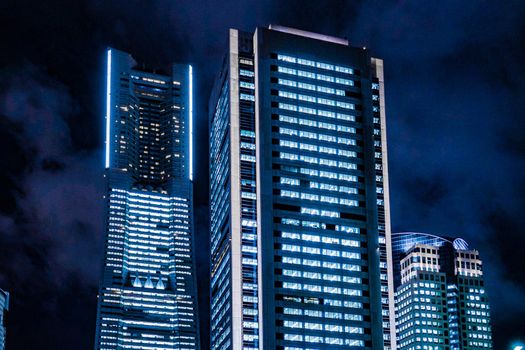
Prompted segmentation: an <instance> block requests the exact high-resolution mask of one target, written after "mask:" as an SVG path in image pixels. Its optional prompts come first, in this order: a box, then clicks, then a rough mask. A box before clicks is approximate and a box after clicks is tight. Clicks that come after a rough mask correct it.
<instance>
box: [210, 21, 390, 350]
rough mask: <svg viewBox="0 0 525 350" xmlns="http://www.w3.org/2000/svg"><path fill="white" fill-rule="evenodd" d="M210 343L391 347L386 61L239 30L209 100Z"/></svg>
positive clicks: (311, 36) (336, 43)
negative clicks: (384, 65) (385, 106)
mask: <svg viewBox="0 0 525 350" xmlns="http://www.w3.org/2000/svg"><path fill="white" fill-rule="evenodd" d="M210 206H211V212H210V220H211V234H210V239H211V342H212V349H221V350H222V349H246V350H253V349H283V350H284V349H286V350H292V349H293V350H296V349H297V350H299V349H343V348H344V349H353V348H355V349H372V348H373V349H394V348H395V340H396V339H395V334H394V331H395V330H394V327H393V326H392V327H391V322H393V317H391V315H393V311H394V309H393V307H394V303H393V275H392V270H391V268H389V267H390V266H391V264H392V257H391V251H390V249H389V248H388V247H390V243H391V242H390V213H389V198H388V169H387V154H386V129H385V111H384V89H383V66H382V61H381V60H379V59H375V58H372V57H371V56H370V54H369V52H368V51H367V50H366V49H364V48H356V47H352V46H350V45H349V44H348V41H347V40H345V39H341V38H335V37H330V36H325V35H320V34H315V33H310V32H304V31H300V30H296V29H291V28H286V27H280V26H270V27H269V28H257V30H256V31H255V33H246V32H241V31H238V30H235V29H231V30H230V32H229V50H228V54H227V55H226V57H225V59H224V64H223V67H222V70H221V71H220V73H219V74H218V76H217V79H216V81H215V87H214V89H213V91H212V95H211V98H210Z"/></svg>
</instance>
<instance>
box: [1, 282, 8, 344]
mask: <svg viewBox="0 0 525 350" xmlns="http://www.w3.org/2000/svg"><path fill="white" fill-rule="evenodd" d="M7 310H9V293H7V292H5V291H3V290H2V289H1V288H0V350H4V349H5V333H6V330H5V320H4V318H5V313H6V312H7Z"/></svg>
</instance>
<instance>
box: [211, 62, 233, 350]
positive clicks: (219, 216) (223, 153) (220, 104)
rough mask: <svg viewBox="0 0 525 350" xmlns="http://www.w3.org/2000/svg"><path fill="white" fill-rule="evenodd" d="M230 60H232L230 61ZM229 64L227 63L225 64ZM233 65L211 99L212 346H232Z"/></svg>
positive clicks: (225, 73) (219, 81)
mask: <svg viewBox="0 0 525 350" xmlns="http://www.w3.org/2000/svg"><path fill="white" fill-rule="evenodd" d="M226 61H228V60H226ZM225 64H226V65H227V62H226V63H225ZM229 84H230V82H229V67H228V66H225V67H223V70H222V71H221V73H220V75H219V76H218V78H217V80H216V82H215V87H214V90H213V91H212V97H211V98H210V108H209V110H210V231H211V232H210V250H211V258H210V269H211V271H210V288H211V291H210V294H211V318H210V328H211V348H212V349H213V350H216V349H231V331H232V330H231V304H232V299H231V298H232V295H231V239H230V238H231V235H230V232H231V231H230V222H231V221H230V216H231V203H230V186H231V181H230V133H229V128H230V105H229V91H230V88H229Z"/></svg>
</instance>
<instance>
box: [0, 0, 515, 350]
mask: <svg viewBox="0 0 525 350" xmlns="http://www.w3.org/2000/svg"><path fill="white" fill-rule="evenodd" d="M524 19H525V2H523V1H510V0H509V1H505V2H498V1H493V2H489V1H482V0H479V1H457V0H445V1H386V0H385V1H366V2H360V1H350V0H347V1H331V0H323V1H313V0H297V1H286V0H281V1H277V0H276V1H240V0H239V1H234V0H222V1H211V0H208V1H199V0H193V1H182V0H169V1H168V0H165V1H157V0H148V1H144V0H126V1H124V0H122V1H108V0H76V1H54V0H50V1H26V0H3V1H2V2H0V147H1V148H0V149H1V150H2V151H1V156H0V288H3V289H6V290H9V291H10V292H12V303H11V310H10V313H9V316H8V343H7V344H8V349H9V350H17V349H34V348H37V347H38V348H39V349H65V350H68V349H91V348H92V344H93V339H94V328H95V314H96V292H97V286H98V279H99V273H100V270H101V268H100V267H101V259H102V256H101V255H102V249H103V247H102V237H103V230H102V222H103V214H104V213H103V207H102V204H103V202H102V195H103V181H102V171H103V160H102V155H103V152H102V146H103V139H102V136H103V129H102V126H103V107H102V105H103V102H104V101H103V88H104V75H105V72H104V61H103V60H104V53H105V48H106V47H107V46H112V47H115V48H118V49H121V50H125V51H129V52H131V53H132V54H133V55H134V56H135V57H136V59H137V60H138V61H143V62H148V63H149V64H150V65H152V66H159V67H163V66H166V65H168V64H169V63H170V62H192V63H193V64H194V66H195V70H196V73H197V77H198V78H197V89H198V94H197V95H198V100H197V115H198V117H197V118H198V120H197V123H196V124H197V131H196V132H197V138H198V139H207V132H208V130H207V110H206V108H207V100H208V96H209V91H210V88H211V84H212V80H213V77H214V74H215V72H216V71H217V69H218V68H219V65H220V62H221V59H222V56H223V54H224V50H225V48H226V39H227V30H228V28H229V27H235V28H239V29H241V30H246V31H253V30H254V28H255V27H256V26H266V25H268V24H270V23H277V24H281V25H286V26H292V27H297V28H300V29H305V30H309V31H316V32H320V33H324V34H329V35H335V36H341V37H347V38H348V39H349V40H350V43H351V44H352V45H356V46H366V47H368V48H369V49H370V50H371V52H372V53H373V54H374V55H375V56H377V57H381V58H383V59H384V61H385V74H386V78H385V79H386V107H387V119H388V139H389V140H388V141H389V142H388V146H389V148H388V151H389V159H390V181H391V183H390V185H391V195H392V222H393V230H394V231H407V230H414V231H423V232H431V233H437V234H449V235H458V236H462V237H464V238H465V239H466V240H467V241H468V242H469V243H470V245H471V246H472V247H475V248H477V249H478V250H480V253H481V255H482V259H483V260H484V264H485V266H484V269H485V273H486V277H485V278H486V282H487V287H488V291H489V293H490V294H489V296H490V298H491V301H492V316H493V329H494V338H495V343H496V344H495V348H496V349H506V348H507V346H508V344H509V342H510V341H511V340H514V339H517V338H519V337H522V339H523V338H525V302H524V300H525V272H524V270H523V268H524V267H525V263H524V262H523V258H522V254H523V253H522V252H520V249H523V247H524V246H525V215H524V214H523V212H524V210H525V175H524V174H525V137H524V135H525V134H524V131H523V130H525V115H524V114H525V68H524V67H525V65H524V64H523V63H524V62H525V21H524ZM207 169H208V164H207V145H206V143H199V144H197V164H196V173H197V179H196V205H197V208H196V211H197V214H196V215H197V217H198V219H200V220H199V222H206V221H207V215H208V214H207V192H206V188H207V181H208V180H207V176H208V174H207ZM196 234H197V241H198V244H200V245H201V246H207V245H208V241H207V240H208V234H207V227H206V226H199V227H198V228H197V233H196ZM202 251H203V250H199V251H198V253H199V254H200V255H199V256H198V257H197V259H198V273H199V276H198V279H199V285H200V287H201V290H206V289H207V285H208V280H207V278H208V277H207V275H208V268H209V266H208V257H207V256H206V255H205V254H203V253H202ZM200 299H201V301H200V303H201V306H202V311H201V313H202V319H203V321H204V317H205V315H206V314H207V313H208V305H207V300H208V295H206V294H204V293H202V294H201V295H200ZM202 327H203V334H206V333H207V330H206V327H207V324H206V322H202ZM204 338H205V339H203V340H204V344H203V345H204V348H206V344H207V343H206V342H207V338H206V336H204Z"/></svg>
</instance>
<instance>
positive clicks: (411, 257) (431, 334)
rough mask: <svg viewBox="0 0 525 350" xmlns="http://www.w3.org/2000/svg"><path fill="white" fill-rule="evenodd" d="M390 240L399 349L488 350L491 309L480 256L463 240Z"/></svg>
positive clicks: (403, 236)
mask: <svg viewBox="0 0 525 350" xmlns="http://www.w3.org/2000/svg"><path fill="white" fill-rule="evenodd" d="M392 237H393V256H394V262H395V263H396V264H399V269H398V271H400V274H399V276H396V279H395V280H396V294H395V298H396V300H395V301H396V327H397V331H398V348H399V349H401V350H403V349H407V350H408V349H414V348H416V349H417V348H418V346H420V347H421V348H422V349H423V348H425V346H426V347H427V348H428V349H439V350H441V349H451V350H473V349H492V334H491V333H492V331H491V326H490V306H489V302H488V297H487V294H486V292H485V287H484V282H483V269H482V262H481V260H480V257H479V252H478V251H477V250H474V249H469V246H468V244H467V242H466V241H465V240H463V239H461V238H450V237H444V236H437V235H432V234H428V233H416V232H402V233H395V234H393V235H392Z"/></svg>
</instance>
